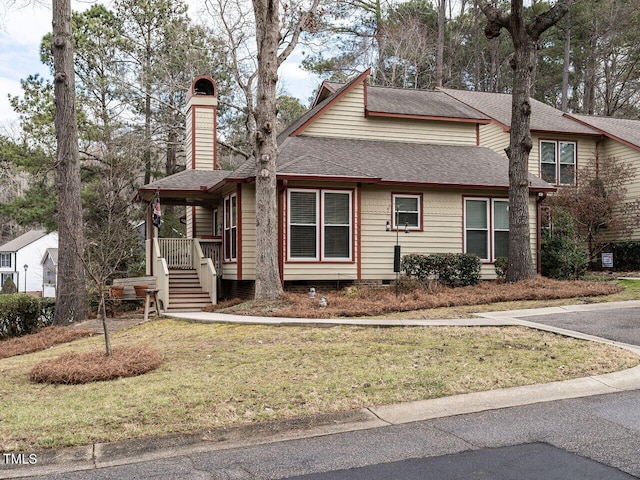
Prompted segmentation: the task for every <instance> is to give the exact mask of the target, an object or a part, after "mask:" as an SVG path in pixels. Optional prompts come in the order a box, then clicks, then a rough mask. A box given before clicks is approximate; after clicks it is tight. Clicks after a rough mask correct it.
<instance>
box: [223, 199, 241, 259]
mask: <svg viewBox="0 0 640 480" xmlns="http://www.w3.org/2000/svg"><path fill="white" fill-rule="evenodd" d="M223 230H224V259H225V260H226V261H228V262H232V261H235V260H237V258H238V197H237V196H236V194H235V193H234V194H232V195H229V196H228V197H225V199H224V224H223Z"/></svg>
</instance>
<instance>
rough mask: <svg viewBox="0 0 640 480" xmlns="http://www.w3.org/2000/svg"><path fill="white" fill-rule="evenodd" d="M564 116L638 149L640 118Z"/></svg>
mask: <svg viewBox="0 0 640 480" xmlns="http://www.w3.org/2000/svg"><path fill="white" fill-rule="evenodd" d="M566 116H567V117H568V118H571V119H574V120H576V121H578V122H580V123H582V124H584V125H588V126H589V127H592V128H595V129H596V130H598V131H599V132H601V133H603V134H605V135H607V136H608V137H611V138H613V139H615V140H619V141H621V142H623V143H626V144H627V145H630V146H632V147H635V148H636V149H640V120H630V119H625V118H613V117H594V116H590V115H577V114H566Z"/></svg>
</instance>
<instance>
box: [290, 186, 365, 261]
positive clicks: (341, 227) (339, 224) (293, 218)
mask: <svg viewBox="0 0 640 480" xmlns="http://www.w3.org/2000/svg"><path fill="white" fill-rule="evenodd" d="M288 194H289V197H288V205H289V215H288V229H289V235H288V245H289V251H288V253H289V259H291V260H315V261H320V260H351V245H352V236H353V235H352V230H353V228H352V213H351V192H350V191H338V190H302V189H301V190H293V189H292V190H289V192H288Z"/></svg>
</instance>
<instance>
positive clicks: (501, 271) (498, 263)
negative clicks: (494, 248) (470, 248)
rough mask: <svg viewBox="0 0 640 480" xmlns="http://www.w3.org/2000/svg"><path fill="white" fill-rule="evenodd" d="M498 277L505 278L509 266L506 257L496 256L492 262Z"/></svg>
mask: <svg viewBox="0 0 640 480" xmlns="http://www.w3.org/2000/svg"><path fill="white" fill-rule="evenodd" d="M493 267H494V268H495V269H496V275H497V276H498V278H500V279H502V280H504V279H505V278H507V269H508V268H509V259H508V258H507V257H498V258H496V260H495V262H494V263H493Z"/></svg>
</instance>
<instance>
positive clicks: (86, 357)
mask: <svg viewBox="0 0 640 480" xmlns="http://www.w3.org/2000/svg"><path fill="white" fill-rule="evenodd" d="M161 363H162V358H161V357H160V355H159V354H158V353H157V352H156V351H155V350H153V349H152V348H149V347H144V346H132V347H117V348H114V349H113V350H112V353H111V355H110V356H107V355H105V352H102V351H100V352H85V353H67V354H65V355H61V356H59V357H56V358H52V359H49V360H45V361H43V362H40V363H38V364H36V365H34V366H33V368H32V369H31V372H30V373H29V380H31V381H32V382H34V383H57V384H73V385H77V384H81V383H89V382H100V381H104V380H115V379H118V378H122V377H135V376H137V375H142V374H143V373H147V372H150V371H152V370H155V369H156V368H157V367H158V366H159V365H160V364H161Z"/></svg>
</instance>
